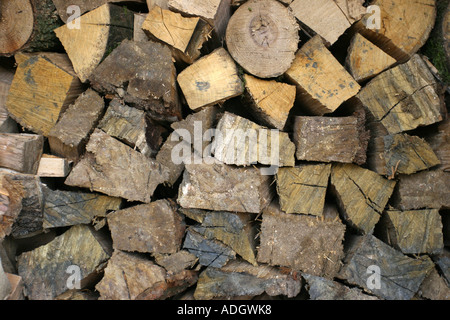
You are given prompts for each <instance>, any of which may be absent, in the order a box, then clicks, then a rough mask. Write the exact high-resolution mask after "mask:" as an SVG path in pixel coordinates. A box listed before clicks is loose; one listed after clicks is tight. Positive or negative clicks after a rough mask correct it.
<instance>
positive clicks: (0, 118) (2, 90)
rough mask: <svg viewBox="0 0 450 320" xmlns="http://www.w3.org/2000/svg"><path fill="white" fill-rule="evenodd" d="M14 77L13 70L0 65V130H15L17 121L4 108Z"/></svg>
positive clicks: (7, 131)
mask: <svg viewBox="0 0 450 320" xmlns="http://www.w3.org/2000/svg"><path fill="white" fill-rule="evenodd" d="M13 79H14V72H13V71H12V70H8V69H5V68H3V67H1V66H0V132H4V133H15V132H17V123H16V122H15V121H14V120H13V119H11V117H10V116H9V114H8V110H7V109H6V98H7V97H8V92H9V88H10V87H11V83H12V81H13Z"/></svg>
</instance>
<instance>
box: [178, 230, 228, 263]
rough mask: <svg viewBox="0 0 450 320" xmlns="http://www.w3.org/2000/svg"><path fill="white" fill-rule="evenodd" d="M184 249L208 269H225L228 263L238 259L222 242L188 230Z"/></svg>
mask: <svg viewBox="0 0 450 320" xmlns="http://www.w3.org/2000/svg"><path fill="white" fill-rule="evenodd" d="M183 249H185V250H188V251H189V252H190V253H192V254H193V255H195V256H196V257H197V258H198V263H199V264H201V265H202V266H206V267H209V266H211V267H215V268H220V267H223V266H224V265H225V264H226V263H227V262H228V261H230V260H233V259H235V258H236V253H235V252H234V250H232V249H231V248H230V247H228V246H226V245H225V244H223V243H222V242H220V241H218V240H215V239H209V238H207V237H204V236H202V235H201V234H200V233H198V232H196V231H195V230H194V229H193V228H192V227H190V228H188V230H187V233H186V237H185V239H184V243H183Z"/></svg>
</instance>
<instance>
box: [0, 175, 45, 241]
mask: <svg viewBox="0 0 450 320" xmlns="http://www.w3.org/2000/svg"><path fill="white" fill-rule="evenodd" d="M0 179H2V180H1V184H2V188H3V189H5V190H6V192H7V195H8V198H9V208H10V210H8V211H7V216H6V218H5V221H4V223H6V225H4V224H3V223H2V224H3V226H2V229H3V228H5V227H6V228H5V229H4V230H3V232H2V233H4V234H6V235H8V234H11V235H12V236H13V237H14V238H16V239H19V238H25V237H31V236H34V235H36V234H39V233H41V232H42V231H43V207H44V196H43V193H42V186H41V183H40V179H39V177H38V176H35V175H31V174H21V173H15V172H1V173H0Z"/></svg>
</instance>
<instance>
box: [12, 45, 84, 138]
mask: <svg viewBox="0 0 450 320" xmlns="http://www.w3.org/2000/svg"><path fill="white" fill-rule="evenodd" d="M16 62H17V64H18V67H17V70H16V73H15V75H14V79H13V82H12V84H11V87H10V90H9V94H8V98H7V101H6V107H7V109H8V112H9V114H10V116H11V117H12V118H13V119H14V120H16V121H17V122H18V123H19V124H20V125H22V126H23V127H25V128H27V129H29V130H31V131H33V132H34V133H38V134H42V135H44V136H47V135H48V134H49V132H50V130H51V129H52V128H53V127H54V126H55V124H56V122H57V121H58V119H59V117H60V115H61V113H62V112H63V111H64V110H65V109H66V108H67V107H68V106H69V105H70V104H72V103H73V102H74V101H75V99H76V98H77V97H78V95H79V94H81V93H82V91H83V88H82V85H81V82H80V80H79V79H78V78H77V76H76V75H75V72H74V71H73V68H72V65H71V63H70V60H69V58H68V57H67V55H65V54H61V53H41V54H30V55H25V54H17V55H16Z"/></svg>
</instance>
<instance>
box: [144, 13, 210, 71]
mask: <svg viewBox="0 0 450 320" xmlns="http://www.w3.org/2000/svg"><path fill="white" fill-rule="evenodd" d="M142 30H144V32H145V33H146V34H147V36H148V37H150V38H153V39H155V40H160V41H162V42H164V43H167V44H168V45H169V46H171V48H172V49H173V50H172V53H173V56H174V58H175V59H176V60H177V61H180V62H181V61H182V62H186V63H193V62H194V61H195V60H197V59H198V58H199V57H200V55H201V52H200V49H201V48H202V47H203V45H204V44H205V43H206V41H207V40H208V38H209V35H210V33H211V31H212V27H211V26H210V25H209V24H208V23H207V22H205V21H204V20H202V19H201V18H199V17H183V16H182V15H181V14H179V13H176V12H172V11H170V10H165V9H162V8H160V7H158V6H155V7H153V9H152V10H150V12H149V14H148V15H147V17H146V19H145V21H144V23H143V24H142Z"/></svg>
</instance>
